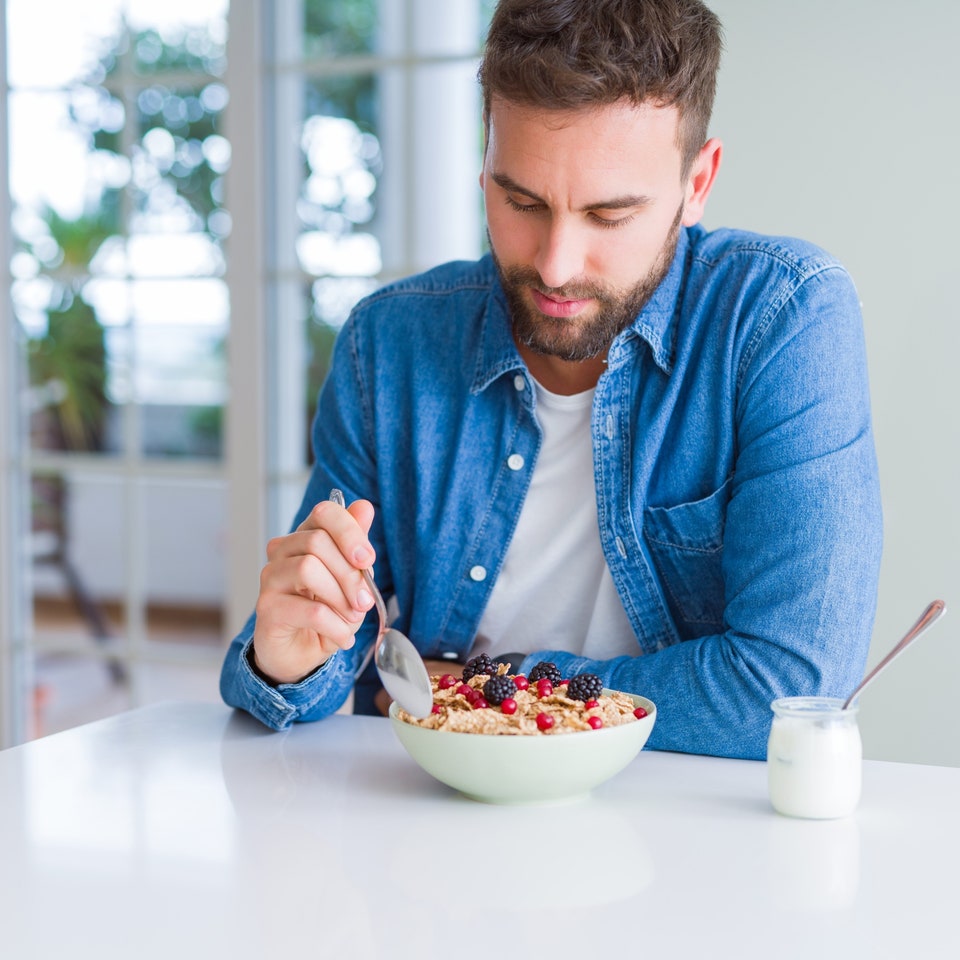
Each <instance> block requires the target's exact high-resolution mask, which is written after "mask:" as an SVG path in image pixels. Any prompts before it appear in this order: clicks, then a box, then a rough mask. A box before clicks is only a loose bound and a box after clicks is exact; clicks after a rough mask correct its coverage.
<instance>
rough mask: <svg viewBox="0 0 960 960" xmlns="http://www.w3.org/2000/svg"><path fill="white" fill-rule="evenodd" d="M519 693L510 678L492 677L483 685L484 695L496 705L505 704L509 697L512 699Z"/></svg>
mask: <svg viewBox="0 0 960 960" xmlns="http://www.w3.org/2000/svg"><path fill="white" fill-rule="evenodd" d="M516 692H517V685H516V684H515V683H514V682H513V680H511V679H510V677H508V676H496V677H491V678H490V679H489V680H488V681H487V682H486V683H485V684H484V685H483V695H484V697H485V698H486V699H487V700H488V701H489V702H490V703H494V704H500V703H503V701H504V700H506V699H507V697H512V696H513V695H514V694H515V693H516Z"/></svg>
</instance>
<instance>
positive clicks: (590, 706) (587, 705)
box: [583, 700, 600, 710]
mask: <svg viewBox="0 0 960 960" xmlns="http://www.w3.org/2000/svg"><path fill="white" fill-rule="evenodd" d="M599 706H600V701H599V700H587V701H586V702H585V703H584V705H583V709H584V710H592V709H593V708H594V707H599Z"/></svg>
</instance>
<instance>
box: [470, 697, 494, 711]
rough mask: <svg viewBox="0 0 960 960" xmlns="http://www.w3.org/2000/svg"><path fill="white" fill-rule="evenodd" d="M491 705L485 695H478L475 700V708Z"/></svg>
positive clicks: (483, 708) (480, 708)
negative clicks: (484, 697)
mask: <svg viewBox="0 0 960 960" xmlns="http://www.w3.org/2000/svg"><path fill="white" fill-rule="evenodd" d="M489 706H490V704H489V703H487V701H486V700H484V699H483V697H477V698H476V700H474V701H473V709H474V710H485V709H486V708H487V707H489Z"/></svg>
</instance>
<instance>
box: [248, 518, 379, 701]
mask: <svg viewBox="0 0 960 960" xmlns="http://www.w3.org/2000/svg"><path fill="white" fill-rule="evenodd" d="M372 522H373V505H372V504H371V503H370V502H369V501H368V500H355V501H354V502H353V503H352V504H350V506H349V507H348V508H346V509H344V508H343V507H340V506H337V504H335V503H333V502H331V501H329V500H324V501H323V502H321V503H318V504H317V505H316V506H315V507H314V508H313V510H312V511H311V512H310V515H309V516H308V517H307V518H306V520H304V521H303V523H301V524H300V526H299V527H297V529H296V530H294V531H293V533H290V534H287V535H286V536H283V537H275V538H274V539H273V540H271V541H270V542H269V543H268V544H267V564H266V566H265V567H264V568H263V570H262V571H261V574H260V596H259V597H258V598H257V622H256V629H255V631H254V634H253V656H254V663H255V664H256V667H257V669H258V670H259V671H260V672H261V673H262V674H264V675H265V676H266V677H268V678H270V679H271V680H273V681H274V682H275V683H296V682H297V681H299V680H302V679H303V678H304V677H306V676H308V675H309V674H311V673H312V672H313V671H314V670H316V669H317V667H319V666H320V665H321V664H323V663H324V662H326V660H327V659H328V658H329V657H330V656H332V655H333V654H334V653H336V651H337V650H348V649H349V648H350V647H352V646H353V643H354V637H355V634H356V632H357V630H358V629H359V627H360V624H361V623H362V622H363V619H364V617H365V615H366V612H367V611H368V610H369V609H370V608H371V607H372V606H373V603H374V601H373V597H372V596H371V595H370V592H369V590H367V588H366V585H365V584H364V581H363V576H362V575H361V573H360V571H361V570H362V569H363V568H365V567H370V566H372V565H373V561H374V557H375V554H374V551H373V547H372V546H371V545H370V541H369V540H368V539H367V532H368V531H369V529H370V524H371V523H372Z"/></svg>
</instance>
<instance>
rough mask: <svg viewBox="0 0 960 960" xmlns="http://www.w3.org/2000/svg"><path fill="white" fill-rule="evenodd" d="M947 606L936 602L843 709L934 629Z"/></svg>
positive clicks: (861, 684) (849, 698) (869, 674)
mask: <svg viewBox="0 0 960 960" xmlns="http://www.w3.org/2000/svg"><path fill="white" fill-rule="evenodd" d="M946 609H947V605H946V604H945V603H944V602H943V601H942V600H934V601H933V603H931V604H930V606H928V607H927V609H926V610H924V611H923V613H922V614H921V616H920V619H919V620H918V621H917V622H916V623H915V624H914V625H913V626H912V627H911V628H910V630H909V631H908V632H907V634H906V635H905V636H904V638H903V639H902V640H901V641H900V642H899V643H898V644H897V645H896V646H895V647H894V648H893V649H892V650H891V651H890V652H889V653H888V654H887V655H886V656H885V657H884V658H883V659H882V660H881V661H880V662H879V663H878V664H877V665H876V666H875V667H874V668H873V669H872V670H871V671H870V672H869V673H868V674H867V675H866V676H865V677H864V678H863V679H862V680H861V681H860V685H859V686H858V687H857V688H856V690H854V691H853V693H851V694H850V696H849V697H847V699H846V702H845V703H844V705H843V709H844V710H847V709H849V707H850V704H851V703H853V701H854V700H855V699H856V697H857V695H858V694H860V693H862V692H863V689H864V688H865V687H866V686H867V684H868V683H870V681H871V680H873V678H874V677H876V675H877V674H878V673H879V672H880V671H881V670H882V669H883V668H884V667H885V666H886V665H887V664H888V663H890V661H891V660H893V658H894V657H895V656H897V654H899V653H902V652H903V651H904V650H905V649H906V648H907V646H908V645H909V644H910V643H912V642H913V641H914V640H916V639H917V637H919V636H920V634H921V633H926V631H927V629H928V628H930V627H932V626H933V625H934V623H936V622H937V620H939V619H940V617H941V616H942V615H943V614H944V612H945V611H946Z"/></svg>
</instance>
